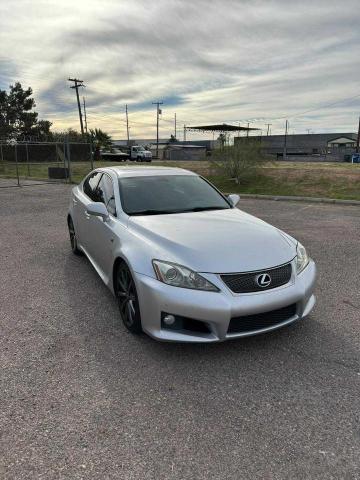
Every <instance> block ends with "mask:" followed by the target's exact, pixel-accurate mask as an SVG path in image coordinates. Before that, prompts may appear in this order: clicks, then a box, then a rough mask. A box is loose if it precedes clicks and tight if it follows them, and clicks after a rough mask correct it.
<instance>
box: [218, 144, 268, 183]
mask: <svg viewBox="0 0 360 480" xmlns="http://www.w3.org/2000/svg"><path fill="white" fill-rule="evenodd" d="M267 162H268V160H266V159H265V157H264V155H263V154H262V153H261V142H259V140H253V139H251V138H244V139H242V141H240V142H238V143H236V144H235V145H224V146H223V147H221V148H219V149H216V150H215V151H214V152H212V155H211V164H212V166H213V167H214V168H215V170H217V172H218V173H219V174H222V175H224V176H226V177H227V178H232V179H234V180H235V182H236V183H246V182H247V181H248V180H249V179H250V178H252V177H253V176H254V175H256V174H257V173H258V171H259V169H260V168H261V167H262V166H263V165H264V164H265V163H267Z"/></svg>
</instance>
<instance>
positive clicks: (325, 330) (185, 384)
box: [0, 185, 360, 480]
mask: <svg viewBox="0 0 360 480" xmlns="http://www.w3.org/2000/svg"><path fill="white" fill-rule="evenodd" d="M68 193H69V187H67V186H57V185H47V186H45V185H44V186H33V187H26V188H20V189H19V188H8V189H3V190H0V221H1V229H0V245H1V270H0V294H1V300H2V302H1V306H2V308H1V311H0V328H1V336H0V359H1V387H0V404H1V409H0V431H1V440H0V442H1V443H0V477H1V478H2V479H6V480H10V479H11V480H15V479H16V480H20V479H26V480H29V479H31V480H32V479H45V480H52V479H54V480H55V479H71V480H74V479H121V480H122V479H124V480H131V479H136V480H144V479H149V480H150V479H151V480H153V479H155V478H156V479H164V480H169V479H177V480H185V479H189V480H190V479H191V480H193V479H196V480H198V479H206V480H209V479H213V480H220V479H221V480H222V479H224V480H239V479H259V480H260V479H261V480H263V479H269V480H270V479H271V480H272V479H286V480H288V479H326V480H329V479H337V480H338V479H359V478H360V403H359V396H360V362H359V360H360V353H359V352H360V328H359V327H360V290H359V276H360V260H359V259H360V256H359V238H360V212H359V209H358V208H357V207H351V206H350V207H344V206H337V205H320V204H310V203H309V204H305V203H295V202H294V203H291V202H272V201H264V200H242V201H241V208H243V209H244V210H246V211H248V212H250V213H253V214H256V215H258V216H259V217H261V218H263V219H265V220H267V221H269V222H270V223H273V224H275V225H277V226H279V227H280V228H283V229H285V230H286V231H288V232H289V233H290V234H292V235H294V236H295V237H298V238H299V240H301V241H302V242H303V243H304V244H305V245H306V246H307V247H308V249H309V251H310V253H311V255H312V256H313V257H314V259H315V260H316V262H317V265H318V269H319V280H318V287H317V292H316V293H317V297H318V303H317V306H316V309H315V311H314V313H313V314H312V315H311V317H309V318H308V319H307V320H306V321H304V322H301V323H298V324H295V325H293V326H292V327H290V328H285V329H282V330H279V331H277V332H275V333H272V334H268V335H263V336H258V337H253V338H249V339H244V340H240V341H233V342H228V343H223V344H217V345H174V344H161V343H156V342H155V341H153V340H151V339H149V338H147V337H146V336H141V337H134V336H132V335H131V334H128V333H127V332H126V331H125V330H124V328H123V326H122V324H121V323H120V321H119V318H118V313H117V308H116V305H115V301H114V300H113V298H112V296H111V294H110V292H108V290H107V289H106V288H105V287H104V285H103V284H102V282H101V280H100V278H99V277H98V276H97V275H96V273H95V272H94V270H93V268H92V267H91V266H90V264H89V262H88V261H87V260H86V259H85V258H84V257H75V256H73V255H72V254H71V252H70V248H69V242H68V238H67V231H66V222H65V215H66V210H67V203H68Z"/></svg>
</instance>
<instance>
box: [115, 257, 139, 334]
mask: <svg viewBox="0 0 360 480" xmlns="http://www.w3.org/2000/svg"><path fill="white" fill-rule="evenodd" d="M115 294H116V298H117V301H118V305H119V310H120V316H121V319H122V321H123V323H124V325H125V327H126V328H127V329H128V330H129V331H130V332H131V333H140V332H142V328H141V317H140V308H139V301H138V296H137V292H136V286H135V282H134V279H133V278H132V275H131V272H130V270H129V268H128V266H127V265H126V263H124V262H123V263H121V264H120V265H119V266H118V269H117V272H116V283H115Z"/></svg>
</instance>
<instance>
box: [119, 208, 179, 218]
mask: <svg viewBox="0 0 360 480" xmlns="http://www.w3.org/2000/svg"><path fill="white" fill-rule="evenodd" d="M180 211H182V210H180ZM170 213H179V210H155V209H151V208H149V209H147V210H140V211H138V212H130V213H128V215H130V216H131V217H133V216H135V215H167V214H170Z"/></svg>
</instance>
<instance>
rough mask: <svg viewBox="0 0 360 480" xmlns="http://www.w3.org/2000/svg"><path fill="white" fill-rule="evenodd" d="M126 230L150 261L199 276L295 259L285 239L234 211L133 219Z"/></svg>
mask: <svg viewBox="0 0 360 480" xmlns="http://www.w3.org/2000/svg"><path fill="white" fill-rule="evenodd" d="M128 227H129V229H130V231H131V232H132V233H133V234H134V235H136V236H138V237H140V240H141V241H142V242H144V248H146V249H147V251H149V253H150V254H151V255H152V258H157V259H160V260H167V261H171V262H175V263H179V264H182V265H185V266H187V267H189V268H191V269H193V270H196V271H198V272H210V273H231V272H242V271H251V270H261V269H265V268H271V267H274V266H277V265H281V264H283V263H286V262H289V261H290V260H292V259H293V258H294V256H295V255H296V244H295V243H294V242H293V241H292V240H291V238H289V237H288V236H287V235H286V234H284V233H283V232H281V231H280V230H278V229H277V228H275V227H273V226H271V225H269V224H267V223H265V222H263V221H262V220H260V219H258V218H256V217H253V216H252V215H249V214H247V213H245V212H242V211H241V210H238V209H237V208H234V209H229V210H213V211H207V212H205V211H204V212H189V213H180V214H170V215H148V216H139V217H136V216H133V217H130V219H129V224H128ZM145 244H147V245H146V246H145Z"/></svg>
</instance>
